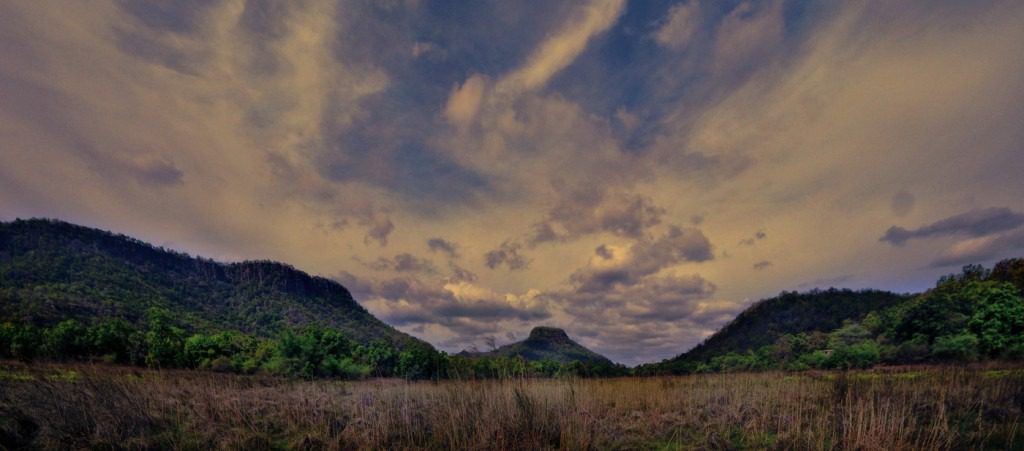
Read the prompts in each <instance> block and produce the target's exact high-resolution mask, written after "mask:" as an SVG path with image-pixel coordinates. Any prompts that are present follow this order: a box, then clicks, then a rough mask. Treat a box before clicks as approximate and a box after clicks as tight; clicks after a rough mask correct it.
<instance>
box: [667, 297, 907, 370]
mask: <svg viewBox="0 0 1024 451" xmlns="http://www.w3.org/2000/svg"><path fill="white" fill-rule="evenodd" d="M909 298H910V296H909V295H901V294H895V293H890V292H887V291H879V290H861V291H853V290H847V289H843V290H839V289H835V288H830V289H828V290H812V291H810V292H807V293H797V292H783V293H782V294H780V295H779V296H777V297H774V298H769V299H764V300H762V301H759V302H757V303H755V304H754V305H752V306H750V307H748V308H747V309H746V310H744V311H743V312H742V313H740V314H739V315H738V316H737V317H736V318H735V319H733V320H732V321H731V322H729V324H726V325H725V327H723V328H722V329H721V330H719V331H718V332H716V333H715V334H714V335H712V336H710V337H708V338H707V339H706V340H704V342H703V343H701V344H699V345H697V346H696V347H694V348H693V349H691V350H690V351H688V352H686V353H684V354H682V355H680V356H678V357H676V358H674V359H672V361H676V362H679V361H689V362H704V361H707V360H710V359H711V358H712V357H714V356H718V355H723V354H726V353H729V352H740V353H742V352H746V351H747V350H751V349H757V348H759V347H761V346H764V345H768V344H772V343H774V342H775V340H776V339H778V338H779V337H781V336H783V335H786V334H796V333H801V332H813V331H821V332H829V331H832V330H834V329H836V328H838V327H840V326H842V325H843V321H846V320H853V321H859V320H860V319H861V318H863V317H864V315H867V314H868V313H870V312H873V311H877V310H881V309H885V308H888V307H892V306H895V305H897V304H900V303H902V302H904V301H906V300H908V299H909Z"/></svg>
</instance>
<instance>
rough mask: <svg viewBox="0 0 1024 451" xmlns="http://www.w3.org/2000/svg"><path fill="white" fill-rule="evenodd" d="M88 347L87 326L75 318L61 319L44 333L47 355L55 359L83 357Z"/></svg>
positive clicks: (44, 346) (44, 345)
mask: <svg viewBox="0 0 1024 451" xmlns="http://www.w3.org/2000/svg"><path fill="white" fill-rule="evenodd" d="M87 347H88V336H87V334H86V328H85V326H83V325H82V323H79V322H78V321H75V320H73V319H69V320H65V321H61V322H60V323H58V324H57V325H56V326H53V327H52V328H50V329H48V330H47V331H46V332H45V334H44V344H43V348H44V349H45V352H46V354H47V355H49V356H50V357H52V358H55V359H69V358H74V357H82V356H84V355H85V354H86V349H87Z"/></svg>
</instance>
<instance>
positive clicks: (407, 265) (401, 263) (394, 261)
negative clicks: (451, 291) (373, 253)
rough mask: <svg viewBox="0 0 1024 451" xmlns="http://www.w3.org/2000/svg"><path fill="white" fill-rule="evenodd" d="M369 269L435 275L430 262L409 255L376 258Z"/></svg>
mask: <svg viewBox="0 0 1024 451" xmlns="http://www.w3.org/2000/svg"><path fill="white" fill-rule="evenodd" d="M370 267H371V268H373V269H375V270H378V271H384V270H390V271H395V272H422V273H431V274H432V273H436V272H437V268H435V267H434V264H433V263H432V262H431V261H430V260H426V259H421V258H419V257H416V256H415V255H412V254H409V253H401V254H397V255H395V256H394V257H392V258H383V257H381V258H378V259H377V261H375V262H373V263H372V264H371V265H370Z"/></svg>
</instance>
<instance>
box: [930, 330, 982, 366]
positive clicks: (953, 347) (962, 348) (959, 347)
mask: <svg viewBox="0 0 1024 451" xmlns="http://www.w3.org/2000/svg"><path fill="white" fill-rule="evenodd" d="M932 357H934V358H936V359H938V360H957V361H963V362H972V361H975V360H978V337H976V336H974V334H972V333H969V332H967V333H962V334H958V335H944V336H941V337H938V338H936V339H935V345H933V346H932Z"/></svg>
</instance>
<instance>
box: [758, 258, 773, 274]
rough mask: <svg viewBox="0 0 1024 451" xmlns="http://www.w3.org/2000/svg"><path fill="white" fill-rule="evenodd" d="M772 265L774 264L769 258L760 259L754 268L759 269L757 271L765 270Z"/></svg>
mask: <svg viewBox="0 0 1024 451" xmlns="http://www.w3.org/2000/svg"><path fill="white" fill-rule="evenodd" d="M771 266H772V262H770V261H768V260H762V261H759V262H757V263H754V269H755V270H757V271H764V270H766V269H768V268H770V267H771Z"/></svg>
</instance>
